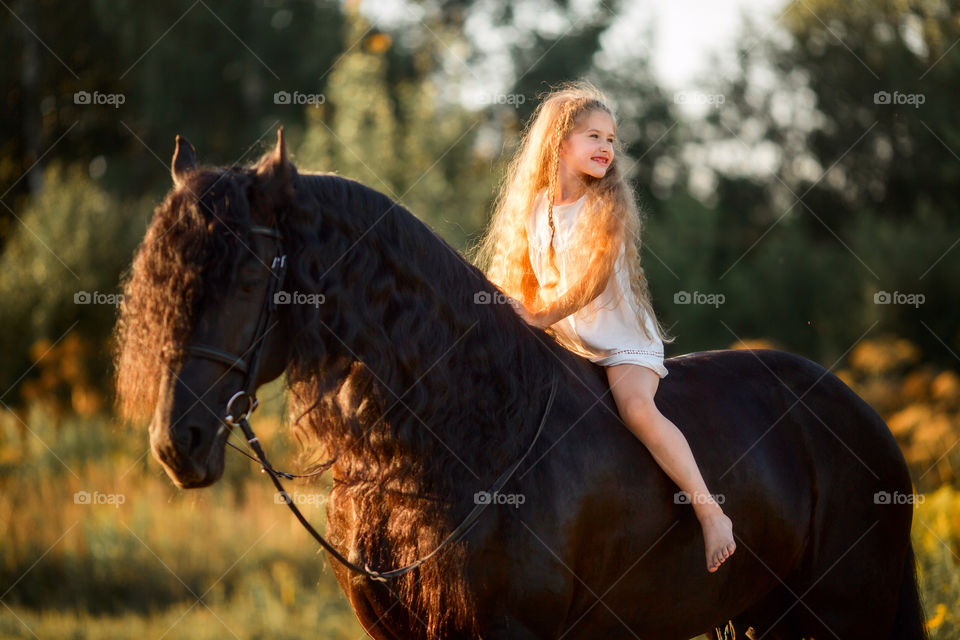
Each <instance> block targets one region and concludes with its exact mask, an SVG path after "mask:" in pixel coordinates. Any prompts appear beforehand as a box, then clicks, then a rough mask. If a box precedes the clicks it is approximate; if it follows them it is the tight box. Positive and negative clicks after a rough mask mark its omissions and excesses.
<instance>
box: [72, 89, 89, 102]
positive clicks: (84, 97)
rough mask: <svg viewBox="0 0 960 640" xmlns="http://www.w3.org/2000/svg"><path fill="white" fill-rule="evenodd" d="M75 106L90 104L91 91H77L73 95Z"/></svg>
mask: <svg viewBox="0 0 960 640" xmlns="http://www.w3.org/2000/svg"><path fill="white" fill-rule="evenodd" d="M73 104H90V92H89V91H77V92H76V93H74V94H73Z"/></svg>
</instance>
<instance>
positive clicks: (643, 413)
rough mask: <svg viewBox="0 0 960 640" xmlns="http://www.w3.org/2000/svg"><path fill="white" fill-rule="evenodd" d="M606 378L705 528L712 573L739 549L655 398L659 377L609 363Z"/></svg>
mask: <svg viewBox="0 0 960 640" xmlns="http://www.w3.org/2000/svg"><path fill="white" fill-rule="evenodd" d="M607 379H608V380H609V382H610V390H611V392H612V393H613V398H614V401H615V402H616V404H617V409H618V410H619V412H620V417H621V419H622V420H623V422H624V423H625V424H626V425H627V428H628V429H630V431H632V432H633V433H634V435H636V436H637V437H638V438H640V441H641V442H643V444H644V445H645V446H646V447H647V449H649V450H650V453H651V454H652V455H653V458H654V460H656V461H657V464H659V465H660V467H661V468H662V469H663V470H664V471H665V472H666V473H667V475H668V476H670V479H672V480H673V481H674V482H675V483H676V484H677V486H679V487H680V489H681V490H683V491H685V492H686V493H687V495H688V496H690V502H691V504H692V505H693V509H694V512H695V513H696V515H697V519H698V520H699V521H700V526H702V527H703V537H704V542H705V543H706V553H707V571H710V572H711V573H712V572H714V571H716V570H717V569H718V568H719V567H720V565H721V564H722V563H723V561H724V560H726V559H727V558H729V557H730V555H731V554H732V553H733V552H734V550H735V549H736V547H737V545H736V542H734V540H733V523H732V522H731V521H730V518H728V517H727V516H726V515H725V514H724V513H723V509H721V508H720V505H718V504H717V502H716V501H715V500H714V499H713V497H712V496H711V495H710V492H709V491H708V490H707V485H706V483H705V482H704V481H703V476H702V475H701V474H700V469H699V467H697V463H696V461H695V460H694V458H693V452H692V451H690V445H689V444H688V443H687V439H686V438H685V437H684V436H683V433H681V432H680V430H679V429H678V428H677V426H676V425H675V424H673V423H672V422H671V421H670V420H668V419H667V418H666V417H665V416H664V415H663V414H662V413H660V410H659V409H657V406H656V405H655V404H654V402H653V396H654V394H655V393H656V391H657V387H658V386H659V384H660V376H658V375H657V373H656V372H655V371H653V370H652V369H649V368H647V367H644V366H642V365H637V364H618V365H614V366H611V367H607Z"/></svg>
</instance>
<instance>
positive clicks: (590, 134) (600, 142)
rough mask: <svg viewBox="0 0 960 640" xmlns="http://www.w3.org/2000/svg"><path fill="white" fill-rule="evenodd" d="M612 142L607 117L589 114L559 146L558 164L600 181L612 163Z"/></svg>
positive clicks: (611, 126) (598, 113) (597, 112)
mask: <svg viewBox="0 0 960 640" xmlns="http://www.w3.org/2000/svg"><path fill="white" fill-rule="evenodd" d="M615 139H616V135H615V133H614V124H613V119H612V118H611V117H610V114H608V113H607V112H606V111H600V110H595V111H591V112H590V113H588V114H586V116H584V117H583V119H582V121H581V122H580V123H579V124H577V125H576V126H574V128H573V130H572V131H571V132H570V133H569V134H567V137H566V139H565V140H564V141H563V142H562V143H561V144H560V164H561V166H565V167H566V168H568V169H572V170H574V171H575V172H577V173H583V174H586V175H588V176H593V177H594V178H602V177H603V176H604V175H606V173H607V169H608V168H609V167H610V163H611V162H613V141H614V140H615Z"/></svg>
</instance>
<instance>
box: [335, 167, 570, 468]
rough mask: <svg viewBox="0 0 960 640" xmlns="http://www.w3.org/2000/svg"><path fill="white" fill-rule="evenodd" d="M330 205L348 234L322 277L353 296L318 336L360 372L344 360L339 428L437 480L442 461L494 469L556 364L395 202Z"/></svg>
mask: <svg viewBox="0 0 960 640" xmlns="http://www.w3.org/2000/svg"><path fill="white" fill-rule="evenodd" d="M317 178H318V179H320V178H321V176H317ZM364 196H369V194H362V193H361V194H354V195H353V196H352V197H351V199H350V201H351V202H354V201H361V202H362V201H363V200H364ZM369 199H370V200H371V201H374V202H377V203H381V202H383V201H381V200H379V198H376V197H374V198H369ZM384 204H386V203H384ZM372 208H373V207H372ZM339 213H340V214H342V215H345V216H352V220H350V223H351V224H350V225H343V226H341V227H339V228H340V229H343V228H347V227H352V229H353V231H352V232H350V233H352V234H354V235H356V237H347V238H344V240H345V244H346V245H347V246H349V247H350V249H349V250H348V253H347V254H346V255H345V256H344V258H343V260H341V261H340V265H339V266H338V271H337V272H336V273H335V274H333V275H334V276H335V278H336V279H337V280H338V281H339V282H337V285H338V286H339V287H340V292H341V293H342V294H343V295H349V296H353V297H352V299H349V300H344V299H340V300H337V301H336V302H337V304H338V307H339V308H338V312H337V313H336V314H334V315H331V316H330V317H331V318H336V320H335V321H336V322H337V323H339V324H336V325H335V326H332V327H330V329H331V330H332V331H333V332H334V333H335V335H334V336H328V337H327V338H328V341H329V347H330V349H331V350H332V351H338V352H339V353H340V354H341V355H342V356H345V357H346V358H347V359H352V360H354V361H359V362H362V363H363V365H364V366H365V370H366V372H365V373H363V374H362V375H361V374H359V373H358V372H357V370H356V368H355V367H354V369H352V371H351V373H350V374H349V378H348V381H347V382H348V383H349V385H344V386H343V387H341V391H340V397H338V398H337V402H339V403H341V406H342V408H343V409H344V412H343V416H344V420H353V421H354V423H353V424H352V425H343V426H344V433H345V434H346V433H348V432H350V433H353V434H354V435H355V436H359V437H364V438H371V437H372V438H374V439H376V438H380V439H384V442H383V448H382V450H383V451H385V452H394V453H395V455H399V456H405V457H407V458H408V459H406V460H405V461H401V463H407V464H410V465H419V466H420V467H422V468H424V469H427V471H425V472H424V473H425V474H426V475H427V476H429V475H430V474H431V472H430V470H431V469H432V472H433V478H432V479H433V480H437V481H440V482H444V481H445V480H442V479H440V480H438V477H439V476H441V475H443V471H442V470H443V469H444V468H446V470H447V471H446V472H447V473H448V475H449V476H450V478H451V479H459V480H461V481H467V482H468V483H469V484H471V485H472V484H475V483H476V482H477V481H479V480H481V479H483V478H485V476H487V475H488V472H490V471H491V470H496V471H499V470H500V467H502V466H503V461H505V460H509V459H511V458H513V457H515V455H516V454H517V453H518V451H519V449H520V448H521V447H520V445H521V443H522V442H525V441H526V440H527V439H528V438H527V435H528V433H527V432H528V429H526V428H521V427H522V426H523V424H524V423H527V422H532V420H526V419H525V418H527V417H529V416H528V415H527V414H528V413H531V405H532V407H537V408H539V407H540V405H542V402H540V401H539V399H538V400H537V401H536V402H532V400H531V394H532V393H533V389H534V388H545V386H546V385H544V384H543V380H544V379H545V378H546V372H545V369H547V368H550V367H556V366H559V365H558V363H557V362H556V361H555V360H553V358H552V357H551V356H549V355H546V354H545V352H544V350H543V349H542V345H540V344H539V343H538V342H537V341H536V339H535V338H534V337H533V336H532V335H530V334H529V333H528V331H527V329H526V327H524V326H522V320H520V319H519V317H518V316H517V315H516V313H515V312H514V311H513V310H512V309H511V308H510V307H509V306H508V305H506V304H496V303H494V304H490V303H487V304H478V303H477V298H476V297H475V296H476V294H477V293H478V292H483V293H484V294H485V295H486V297H487V298H488V299H492V300H494V301H496V300H497V297H496V296H495V295H494V294H495V293H496V292H497V290H496V288H495V287H494V286H493V285H492V284H491V283H490V282H489V281H488V280H487V279H486V278H485V277H483V275H482V273H481V272H480V271H479V270H478V269H476V268H475V267H473V266H471V265H469V264H468V263H467V262H466V261H465V260H464V259H463V258H462V257H461V256H460V255H459V254H458V253H457V252H456V251H455V250H454V249H453V248H452V247H450V246H449V245H448V244H446V243H445V242H444V241H443V240H442V239H440V238H439V237H438V236H437V235H436V234H434V233H433V232H432V231H431V230H430V229H429V228H428V227H426V226H425V225H424V224H423V223H421V222H420V221H419V220H417V219H416V218H414V217H413V216H412V215H411V214H410V213H409V212H407V211H406V210H405V209H403V208H401V207H399V206H396V207H393V208H392V210H388V211H374V210H365V211H347V210H342V211H340V212H339ZM329 228H331V229H333V228H338V227H337V225H330V227H329ZM364 252H365V253H364ZM341 336H343V337H341ZM542 339H543V340H546V338H545V337H544V338H542ZM537 358H544V360H545V361H544V362H543V363H542V366H541V367H536V366H535V365H534V364H533V363H535V362H537ZM535 410H536V409H534V411H535ZM506 416H510V418H509V421H510V422H511V423H510V424H508V418H507V417H506ZM371 434H372V435H371ZM389 439H394V442H389V441H388V440H389ZM357 461H358V460H357Z"/></svg>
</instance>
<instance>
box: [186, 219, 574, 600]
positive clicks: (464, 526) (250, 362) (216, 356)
mask: <svg viewBox="0 0 960 640" xmlns="http://www.w3.org/2000/svg"><path fill="white" fill-rule="evenodd" d="M250 233H251V234H254V235H260V236H264V237H268V238H273V239H274V240H275V241H276V244H277V252H276V255H275V256H274V258H273V260H272V262H271V263H270V266H269V270H270V282H269V283H268V284H267V291H266V295H265V297H264V301H263V305H262V306H261V308H260V315H259V317H258V319H257V328H256V331H254V334H253V338H252V340H251V342H250V347H249V348H248V349H247V352H246V353H247V354H249V355H247V359H246V360H245V359H244V358H243V357H242V356H237V355H234V354H232V353H229V352H227V351H224V350H223V349H220V348H217V347H213V346H210V345H205V344H190V345H187V346H186V347H185V352H186V353H187V354H189V355H191V356H195V357H200V358H206V359H207V360H212V361H214V362H219V363H220V364H223V365H224V366H226V367H227V368H228V369H236V370H237V371H239V372H240V373H242V374H243V385H242V387H241V388H240V390H239V391H237V392H236V393H234V394H233V395H232V396H230V399H229V400H228V401H227V405H226V408H225V412H224V417H223V423H224V424H223V425H221V427H220V429H221V432H222V431H223V430H225V429H226V430H230V429H232V428H233V427H235V426H239V427H240V429H241V430H242V431H243V435H244V437H245V438H246V439H247V444H248V445H249V446H250V448H251V449H253V452H254V454H256V458H254V457H253V456H251V455H250V454H248V453H247V452H245V451H243V449H240V448H239V447H237V446H236V445H234V444H233V443H231V442H230V441H229V440H227V444H229V445H230V446H232V447H233V448H234V449H236V450H238V451H240V452H241V453H243V454H244V455H246V456H247V457H249V458H251V459H254V460H255V461H257V462H259V463H260V466H261V469H262V470H263V471H265V472H266V473H267V474H268V475H269V476H270V480H272V481H273V484H274V486H276V488H277V490H278V491H279V492H280V495H281V496H282V497H283V501H284V502H285V503H286V504H287V506H288V507H289V508H290V510H291V511H292V512H293V515H294V516H295V517H296V518H297V520H299V521H300V524H302V525H303V527H304V528H305V529H306V530H307V531H308V532H309V533H310V535H311V536H313V537H314V539H315V540H316V541H317V542H319V543H320V545H321V546H322V547H323V548H324V549H326V550H327V551H328V552H329V553H330V555H332V556H333V557H334V558H336V559H337V560H338V561H339V562H340V563H341V564H343V565H344V566H346V567H348V568H350V569H352V570H354V571H356V572H358V573H362V574H364V575H365V576H367V577H368V578H370V579H371V580H376V581H379V582H386V581H387V580H392V579H393V578H397V577H399V576H401V575H403V574H405V573H407V572H408V571H412V570H413V569H415V568H417V567H419V566H420V565H421V564H423V563H424V562H426V561H427V560H429V559H430V558H432V557H433V556H434V555H436V554H437V553H438V552H439V551H440V550H441V549H442V548H443V547H444V546H446V545H447V544H451V543H454V542H456V541H457V540H458V539H459V538H460V537H461V536H463V535H464V534H465V533H466V531H467V530H468V529H469V528H470V526H471V525H472V524H473V522H474V521H475V520H476V519H477V518H479V517H480V514H481V513H482V512H483V510H484V509H485V508H486V507H487V506H488V505H489V504H491V502H492V501H491V500H488V501H480V502H478V503H477V504H476V506H474V508H473V510H472V511H471V512H470V513H469V514H468V515H467V517H466V518H465V519H464V520H463V522H461V523H460V525H459V526H457V528H456V529H454V530H453V531H451V532H450V534H449V535H448V536H447V537H446V538H444V540H443V541H442V542H441V543H440V544H439V545H438V546H437V548H436V549H434V550H433V551H431V552H430V553H428V554H427V555H426V556H424V557H422V558H420V559H419V560H417V561H415V562H413V563H411V564H408V565H407V566H405V567H401V568H399V569H394V570H392V571H375V570H373V569H371V568H370V565H369V564H368V563H367V562H364V563H363V566H362V567H361V566H359V565H357V564H354V563H353V562H350V561H349V560H347V559H346V558H345V557H344V556H343V555H342V554H341V553H340V552H339V551H337V550H336V549H335V548H334V547H333V545H331V544H330V543H329V542H327V541H326V539H324V537H323V536H321V535H320V534H319V533H318V532H317V530H316V529H314V528H313V526H312V525H311V524H310V523H309V522H308V521H307V519H306V518H305V517H304V515H303V514H302V513H301V512H300V509H298V508H297V505H296V504H294V501H293V499H292V498H291V497H290V494H289V493H287V491H286V490H285V489H284V488H283V484H282V483H281V482H280V477H281V476H282V477H284V478H288V479H292V478H295V477H306V476H296V475H294V474H291V473H286V472H284V471H279V470H277V469H274V468H273V466H272V465H271V464H270V463H269V462H268V461H267V456H266V454H265V453H264V451H263V447H262V446H261V445H260V440H259V439H258V438H257V436H256V434H255V433H254V432H253V429H252V428H251V427H250V423H249V422H248V421H247V418H248V417H250V414H252V413H253V412H254V410H255V409H256V408H257V406H258V405H259V402H258V401H257V396H256V381H257V373H258V370H259V367H260V358H261V355H262V353H263V343H264V342H265V339H266V336H267V332H268V331H269V330H270V321H271V319H272V317H273V315H274V313H275V312H276V307H277V300H276V293H277V291H278V289H279V287H280V286H281V285H282V284H283V279H284V276H285V275H286V268H287V256H286V254H284V253H283V235H282V234H281V233H280V232H279V231H278V230H276V229H273V228H270V227H265V226H260V225H251V227H250ZM557 385H558V377H557V376H556V375H554V376H553V380H552V383H551V387H550V395H549V397H548V398H547V404H546V407H545V408H544V410H543V417H542V419H541V420H540V426H539V427H538V428H537V433H536V435H535V436H534V437H533V441H531V442H530V446H529V447H527V449H526V451H524V453H523V455H522V456H520V458H519V459H518V460H517V461H516V462H514V463H513V464H512V465H511V466H510V467H509V468H508V469H507V470H505V471H504V472H503V473H502V474H501V475H500V476H499V477H498V478H497V479H496V481H495V482H494V483H493V486H491V487H490V490H489V491H488V492H487V495H488V496H495V495H497V494H498V493H499V492H500V489H502V488H503V486H504V485H505V484H506V483H507V481H508V480H509V479H510V478H511V477H512V476H513V474H514V472H515V471H516V470H517V468H518V467H519V466H520V464H521V463H522V462H523V461H524V460H525V459H526V458H527V456H528V455H529V454H530V451H532V450H533V446H534V444H536V442H537V440H538V439H539V437H540V433H541V432H542V431H543V427H544V425H545V424H546V422H547V416H548V415H549V414H550V408H551V407H552V406H553V400H554V398H555V397H556V395H557ZM241 401H245V402H246V404H245V405H239V404H238V403H239V402H241ZM235 405H236V406H235ZM238 409H239V410H238ZM218 433H220V432H218ZM308 475H313V474H308Z"/></svg>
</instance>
